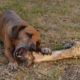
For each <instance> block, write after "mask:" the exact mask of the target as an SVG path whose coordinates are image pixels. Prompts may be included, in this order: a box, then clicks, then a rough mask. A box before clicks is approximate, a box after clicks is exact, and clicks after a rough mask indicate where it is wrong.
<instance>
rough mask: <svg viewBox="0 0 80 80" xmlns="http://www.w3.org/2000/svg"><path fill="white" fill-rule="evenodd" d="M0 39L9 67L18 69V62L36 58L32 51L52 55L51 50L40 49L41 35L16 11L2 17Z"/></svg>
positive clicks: (0, 20)
mask: <svg viewBox="0 0 80 80" xmlns="http://www.w3.org/2000/svg"><path fill="white" fill-rule="evenodd" d="M0 39H1V40H2V41H3V43H4V48H5V52H4V53H5V56H6V57H7V59H8V60H9V67H10V68H12V69H15V68H17V66H18V62H21V61H22V62H26V61H27V62H28V65H30V64H31V63H32V62H33V60H34V57H33V55H32V51H36V52H42V53H50V50H46V49H41V48H40V33H39V31H37V30H36V29H34V28H33V27H31V26H29V25H28V24H27V23H26V22H25V21H24V20H23V19H21V18H20V17H19V16H18V15H17V14H16V13H15V12H14V11H11V10H9V11H6V12H4V13H3V14H2V15H1V17H0Z"/></svg>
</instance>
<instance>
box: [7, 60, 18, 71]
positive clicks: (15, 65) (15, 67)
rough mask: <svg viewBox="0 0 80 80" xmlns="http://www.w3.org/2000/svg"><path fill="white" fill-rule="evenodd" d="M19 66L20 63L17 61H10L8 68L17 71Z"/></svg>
mask: <svg viewBox="0 0 80 80" xmlns="http://www.w3.org/2000/svg"><path fill="white" fill-rule="evenodd" d="M17 68H18V64H17V63H12V62H9V64H8V69H9V70H12V71H15V70H17Z"/></svg>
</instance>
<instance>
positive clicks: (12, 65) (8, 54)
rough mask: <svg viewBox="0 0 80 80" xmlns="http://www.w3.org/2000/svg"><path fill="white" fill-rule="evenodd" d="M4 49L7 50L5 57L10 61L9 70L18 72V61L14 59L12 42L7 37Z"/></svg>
mask: <svg viewBox="0 0 80 80" xmlns="http://www.w3.org/2000/svg"><path fill="white" fill-rule="evenodd" d="M4 48H5V51H4V53H5V57H6V58H7V59H8V61H9V64H8V68H10V69H11V70H16V69H17V67H18V64H17V61H16V60H15V59H14V58H13V57H12V53H11V49H12V46H11V42H10V40H9V38H8V37H7V36H6V35H5V39H4Z"/></svg>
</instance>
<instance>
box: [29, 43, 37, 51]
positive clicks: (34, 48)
mask: <svg viewBox="0 0 80 80" xmlns="http://www.w3.org/2000/svg"><path fill="white" fill-rule="evenodd" d="M30 51H36V45H35V44H34V43H32V44H31V45H30Z"/></svg>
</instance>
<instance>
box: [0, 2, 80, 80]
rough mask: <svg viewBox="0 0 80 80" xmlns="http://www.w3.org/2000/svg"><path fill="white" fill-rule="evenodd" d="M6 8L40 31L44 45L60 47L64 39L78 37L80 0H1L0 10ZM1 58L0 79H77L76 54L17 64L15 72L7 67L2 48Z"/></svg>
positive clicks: (77, 65)
mask: <svg viewBox="0 0 80 80" xmlns="http://www.w3.org/2000/svg"><path fill="white" fill-rule="evenodd" d="M7 9H11V10H14V11H15V12H17V14H19V15H20V16H21V17H22V18H23V19H24V20H26V21H27V22H28V23H29V24H30V25H32V26H33V27H35V28H36V29H38V30H39V31H40V33H41V37H42V41H41V42H42V46H43V47H50V48H51V49H52V50H59V49H63V45H64V43H65V42H69V41H73V40H80V0H0V13H1V12H2V11H5V10H7ZM1 47H2V46H1ZM0 58H1V59H0V62H1V64H0V72H1V74H0V80H80V77H79V76H80V61H79V60H80V59H77V58H76V59H70V60H62V61H57V62H54V63H53V62H48V63H41V64H34V65H33V66H31V67H30V68H26V67H24V66H20V68H19V69H18V71H16V72H11V71H9V70H8V69H7V62H6V60H5V59H4V57H3V55H2V52H1V53H0Z"/></svg>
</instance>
